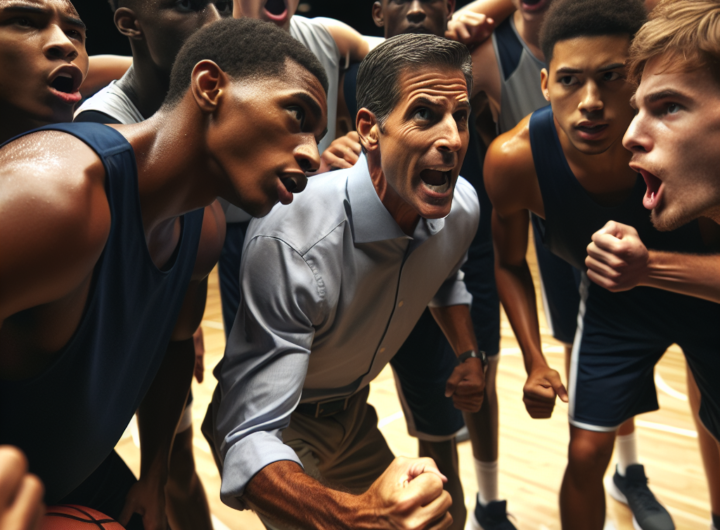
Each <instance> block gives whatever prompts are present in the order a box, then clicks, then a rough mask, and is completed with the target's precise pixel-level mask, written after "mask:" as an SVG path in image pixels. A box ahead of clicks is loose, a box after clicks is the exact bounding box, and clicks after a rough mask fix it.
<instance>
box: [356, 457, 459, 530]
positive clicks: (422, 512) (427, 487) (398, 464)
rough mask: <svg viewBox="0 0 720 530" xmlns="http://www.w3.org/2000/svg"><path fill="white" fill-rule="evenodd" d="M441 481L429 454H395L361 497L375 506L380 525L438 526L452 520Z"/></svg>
mask: <svg viewBox="0 0 720 530" xmlns="http://www.w3.org/2000/svg"><path fill="white" fill-rule="evenodd" d="M445 482H447V478H445V477H444V476H443V475H442V474H441V473H440V471H439V470H438V468H437V466H436V465H435V462H434V461H433V460H432V458H396V459H395V460H393V462H392V463H391V464H390V465H389V466H388V468H387V469H386V470H385V472H384V473H383V474H382V475H380V478H378V479H377V480H376V481H375V482H374V483H373V485H372V486H370V489H368V491H367V492H365V493H363V494H362V495H361V497H363V505H366V506H374V507H376V509H375V512H376V513H377V522H378V523H380V528H388V529H391V528H393V529H395V528H417V529H418V530H442V529H445V528H449V527H450V525H451V524H452V522H453V519H452V516H451V515H450V514H449V513H448V510H449V509H450V507H451V506H452V499H451V498H450V494H449V493H448V492H447V491H445V490H444V489H443V484H444V483H445ZM366 503H367V504H366Z"/></svg>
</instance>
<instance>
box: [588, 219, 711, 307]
mask: <svg viewBox="0 0 720 530" xmlns="http://www.w3.org/2000/svg"><path fill="white" fill-rule="evenodd" d="M592 239H593V240H592V243H590V245H589V246H588V257H587V258H586V260H585V264H586V265H587V267H588V273H587V274H588V278H590V279H591V280H592V281H594V282H595V283H597V284H598V285H601V286H602V287H605V288H606V289H608V290H610V291H612V292H619V291H627V290H628V289H632V288H633V287H636V286H638V285H644V286H646V287H655V288H657V289H664V290H666V291H673V292H676V293H680V294H686V295H688V296H694V297H696V298H703V299H705V300H710V301H711V302H716V303H720V255H717V254H711V255H692V254H681V253H676V252H661V251H656V250H650V251H648V249H647V248H646V247H645V245H644V244H643V242H642V241H641V240H640V238H639V236H638V233H637V231H636V230H635V229H634V228H633V227H631V226H627V225H623V224H620V223H616V222H615V221H610V222H609V223H607V224H606V225H605V226H604V227H603V228H602V229H601V230H599V231H598V232H596V233H595V234H593V238H592Z"/></svg>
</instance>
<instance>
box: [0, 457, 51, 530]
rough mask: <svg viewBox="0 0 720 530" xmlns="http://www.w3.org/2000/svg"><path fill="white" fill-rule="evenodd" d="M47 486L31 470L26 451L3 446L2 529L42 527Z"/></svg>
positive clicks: (0, 481)
mask: <svg viewBox="0 0 720 530" xmlns="http://www.w3.org/2000/svg"><path fill="white" fill-rule="evenodd" d="M43 494H44V488H43V485H42V482H40V479H39V478H37V477H36V476H35V475H32V474H30V473H28V464H27V459H26V458H25V455H23V454H22V453H21V452H20V450H18V449H16V448H14V447H11V446H9V445H3V446H0V530H38V529H39V528H40V523H41V521H42V516H43V514H44V513H45V505H44V504H43V501H42V499H43Z"/></svg>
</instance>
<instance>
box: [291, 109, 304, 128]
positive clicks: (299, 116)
mask: <svg viewBox="0 0 720 530" xmlns="http://www.w3.org/2000/svg"><path fill="white" fill-rule="evenodd" d="M288 112H290V114H292V116H293V117H294V118H295V119H296V120H297V121H298V122H299V123H300V128H303V127H304V126H305V111H304V110H303V109H302V107H297V106H292V107H288Z"/></svg>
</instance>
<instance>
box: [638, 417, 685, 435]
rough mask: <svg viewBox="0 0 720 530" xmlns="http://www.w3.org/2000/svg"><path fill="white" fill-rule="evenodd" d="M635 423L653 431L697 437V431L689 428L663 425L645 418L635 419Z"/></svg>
mask: <svg viewBox="0 0 720 530" xmlns="http://www.w3.org/2000/svg"><path fill="white" fill-rule="evenodd" d="M635 425H637V426H638V427H645V428H646V429H653V430H655V431H662V432H669V433H671V434H679V435H680V436H686V437H687V438H697V437H698V435H697V432H696V431H692V430H690V429H681V428H680V427H671V426H670V425H663V424H662V423H654V422H651V421H645V420H638V419H636V420H635Z"/></svg>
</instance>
